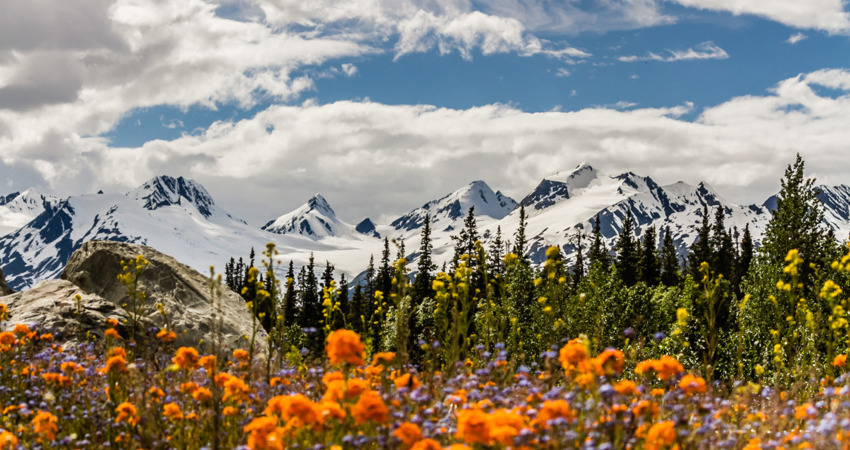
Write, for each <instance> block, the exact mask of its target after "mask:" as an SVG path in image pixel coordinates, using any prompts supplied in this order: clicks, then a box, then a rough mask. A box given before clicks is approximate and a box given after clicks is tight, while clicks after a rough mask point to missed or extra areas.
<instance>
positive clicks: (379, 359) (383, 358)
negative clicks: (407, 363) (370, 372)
mask: <svg viewBox="0 0 850 450" xmlns="http://www.w3.org/2000/svg"><path fill="white" fill-rule="evenodd" d="M394 359H395V353H393V352H380V353H375V354H374V355H372V365H374V366H377V365H378V364H390V363H391V362H393V360H394Z"/></svg>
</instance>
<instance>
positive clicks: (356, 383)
mask: <svg viewBox="0 0 850 450" xmlns="http://www.w3.org/2000/svg"><path fill="white" fill-rule="evenodd" d="M369 389H370V386H369V382H368V381H366V380H363V379H361V378H352V379H350V380H348V384H346V382H345V381H344V380H333V381H331V382H330V383H329V384H328V390H327V391H325V395H324V396H323V397H322V400H323V401H327V402H339V401H342V400H344V399H346V400H351V399H354V398H357V396H359V395H360V394H362V393H364V392H366V391H368V390H369Z"/></svg>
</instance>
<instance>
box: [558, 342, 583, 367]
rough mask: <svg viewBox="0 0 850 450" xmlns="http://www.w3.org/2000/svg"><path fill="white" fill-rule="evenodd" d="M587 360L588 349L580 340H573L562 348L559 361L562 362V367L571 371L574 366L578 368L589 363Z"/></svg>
mask: <svg viewBox="0 0 850 450" xmlns="http://www.w3.org/2000/svg"><path fill="white" fill-rule="evenodd" d="M587 358H588V354H587V347H585V346H584V343H583V342H582V341H581V340H580V339H573V340H571V341H570V342H567V345H565V346H564V347H563V348H561V352H560V354H559V356H558V361H560V362H561V367H563V368H564V369H565V370H570V369H571V368H572V367H573V366H578V365H579V364H581V363H583V362H585V361H587Z"/></svg>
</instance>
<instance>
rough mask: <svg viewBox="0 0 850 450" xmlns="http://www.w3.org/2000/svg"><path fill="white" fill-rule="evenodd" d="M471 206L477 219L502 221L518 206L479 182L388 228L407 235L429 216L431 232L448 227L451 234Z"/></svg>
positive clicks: (401, 218)
mask: <svg viewBox="0 0 850 450" xmlns="http://www.w3.org/2000/svg"><path fill="white" fill-rule="evenodd" d="M472 207H475V210H474V213H475V216H476V217H482V216H483V217H489V218H493V219H501V218H503V217H505V216H506V215H508V214H509V213H510V212H511V211H513V210H514V208H516V207H517V202H516V201H515V200H514V199H512V198H510V197H508V196H506V195H504V194H502V193H501V192H493V190H492V189H491V188H490V186H488V185H487V183H485V182H483V181H480V180H478V181H473V182H472V183H469V184H468V185H466V186H464V187H462V188H460V189H458V190H456V191H454V192H452V193H451V194H449V195H446V196H445V197H442V198H439V199H437V200H432V201H430V202H428V203H426V204H424V205H422V206H421V207H419V208H416V209H414V210H413V211H411V212H409V213H407V214H405V215H403V216H401V217H399V218H398V219H396V220H394V221H393V222H392V223H391V224H390V226H391V227H392V228H393V229H395V230H397V231H401V232H402V233H404V232H409V231H413V230H417V229H419V228H421V227H422V226H423V225H424V224H425V217H426V216H430V217H431V223H432V225H431V227H432V228H433V229H434V230H445V229H447V228H448V229H449V231H450V230H451V229H453V228H454V226H455V225H456V224H457V222H458V221H462V220H463V218H464V217H465V216H466V215H467V213H468V212H469V208H472Z"/></svg>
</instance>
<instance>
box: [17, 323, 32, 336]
mask: <svg viewBox="0 0 850 450" xmlns="http://www.w3.org/2000/svg"><path fill="white" fill-rule="evenodd" d="M12 332H14V333H15V334H17V335H27V334H30V333H32V330H30V327H28V326H26V325H24V324H22V323H19V324H17V325H15V328H14V329H12Z"/></svg>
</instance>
